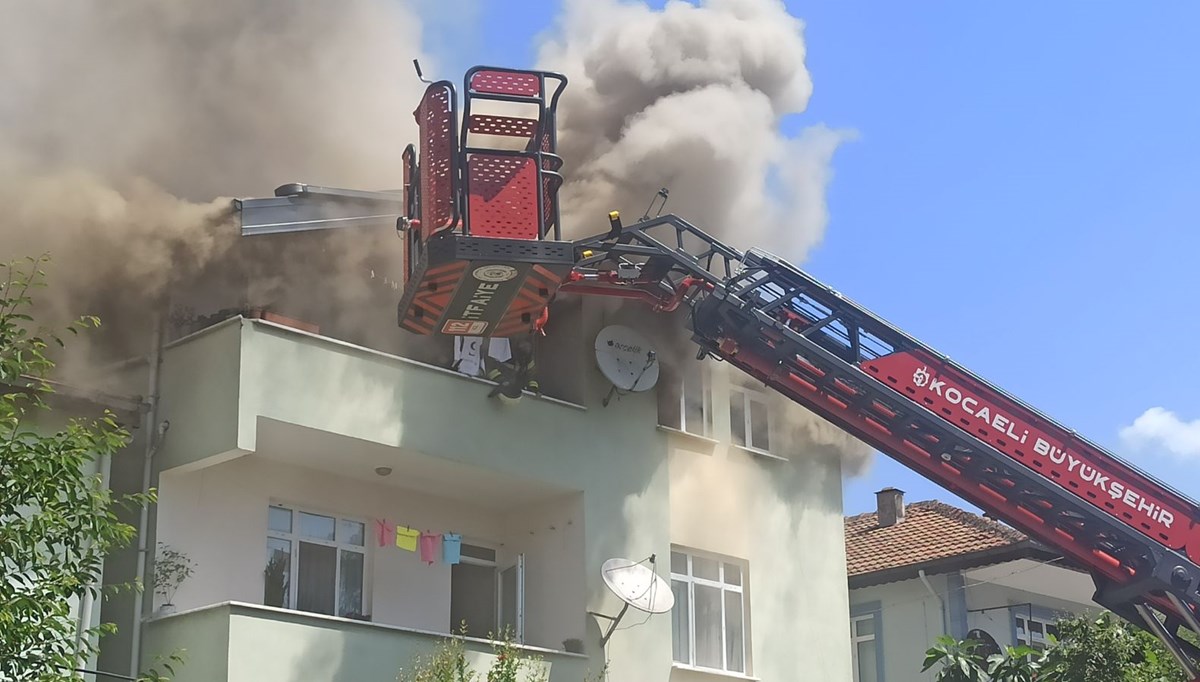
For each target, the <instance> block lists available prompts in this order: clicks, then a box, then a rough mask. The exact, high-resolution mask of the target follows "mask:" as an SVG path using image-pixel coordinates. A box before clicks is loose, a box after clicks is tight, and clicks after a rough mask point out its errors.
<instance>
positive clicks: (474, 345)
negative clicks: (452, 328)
mask: <svg viewBox="0 0 1200 682" xmlns="http://www.w3.org/2000/svg"><path fill="white" fill-rule="evenodd" d="M450 367H451V369H453V370H455V371H457V372H462V373H463V374H466V375H468V376H473V377H477V376H482V375H483V337H481V336H456V337H454V364H453V365H451V366H450Z"/></svg>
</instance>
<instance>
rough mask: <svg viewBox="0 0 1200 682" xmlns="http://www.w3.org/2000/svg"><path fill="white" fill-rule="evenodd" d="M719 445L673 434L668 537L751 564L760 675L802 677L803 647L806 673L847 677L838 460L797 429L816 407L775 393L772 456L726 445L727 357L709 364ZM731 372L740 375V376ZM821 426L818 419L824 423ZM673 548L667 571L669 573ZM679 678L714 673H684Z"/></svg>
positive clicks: (750, 629)
mask: <svg viewBox="0 0 1200 682" xmlns="http://www.w3.org/2000/svg"><path fill="white" fill-rule="evenodd" d="M707 364H708V365H709V367H710V380H711V392H712V404H713V406H714V407H713V417H714V419H713V427H714V432H713V436H714V439H715V440H716V441H717V442H716V443H710V442H706V441H704V440H701V439H697V438H694V437H692V436H689V435H673V436H672V438H671V441H670V442H671V451H670V459H669V466H670V478H671V486H670V490H671V492H670V497H671V521H670V522H671V541H672V543H673V544H675V545H679V546H682V547H684V548H685V549H694V550H699V551H701V552H710V553H714V554H719V555H724V556H729V557H733V558H735V559H740V560H742V561H744V562H746V563H747V564H748V574H747V576H746V579H745V586H744V589H745V596H744V598H745V599H747V600H748V603H749V606H750V608H749V614H748V615H749V620H748V621H747V627H746V633H745V636H746V637H747V641H748V642H750V644H751V646H750V647H749V650H748V651H747V655H746V661H747V665H748V672H749V673H750V674H751V675H753V676H755V677H758V678H761V679H763V680H792V679H800V678H797V677H796V675H797V662H798V660H799V659H798V658H797V652H799V651H803V660H804V664H803V666H804V670H805V671H806V672H805V675H806V677H805V679H821V680H831V681H836V682H843V681H848V680H850V676H851V661H850V648H849V637H850V634H849V628H848V623H847V618H846V613H847V608H848V601H849V597H848V591H847V588H846V563H845V539H844V525H843V520H842V500H841V490H842V488H841V469H840V466H839V462H838V459H837V456H836V453H835V452H834V451H833V450H831V449H830V448H828V447H826V446H825V445H823V444H821V443H818V442H814V441H813V440H812V439H809V438H806V437H797V436H796V435H795V433H796V432H799V433H804V432H805V429H804V428H803V427H802V428H798V429H792V430H789V429H788V428H787V426H788V425H790V426H801V425H802V423H803V422H805V421H807V420H814V419H816V418H815V417H813V416H812V415H810V414H808V413H806V412H804V411H802V410H800V409H799V408H797V407H795V406H794V405H791V404H786V403H784V402H782V401H773V402H772V408H773V409H774V410H775V412H774V413H773V419H774V421H775V422H776V428H775V429H773V432H772V434H771V441H772V443H773V447H772V454H775V455H779V456H782V457H785V458H787V461H781V460H779V459H773V458H770V457H765V456H763V455H761V454H755V453H751V452H749V451H746V450H743V449H741V448H738V447H736V446H731V445H726V443H728V442H729V413H728V410H729V407H728V404H729V403H728V392H729V386H730V380H731V379H733V380H738V379H741V377H740V375H739V374H738V373H737V372H736V371H735V370H733V371H730V370H729V367H728V366H727V365H717V364H715V363H707ZM731 374H732V376H731ZM817 428H820V427H819V426H818V427H817ZM666 559H667V558H665V557H664V559H663V569H662V571H661V572H662V573H664V574H665V573H669V564H668V562H667V560H666ZM671 679H672V680H676V681H688V680H706V679H711V677H709V676H708V674H707V673H694V672H691V671H685V670H676V671H675V672H674V674H672V676H671Z"/></svg>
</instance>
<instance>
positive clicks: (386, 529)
mask: <svg viewBox="0 0 1200 682" xmlns="http://www.w3.org/2000/svg"><path fill="white" fill-rule="evenodd" d="M375 537H376V538H377V539H378V540H379V546H380V547H386V546H387V545H391V544H395V542H396V529H395V528H393V527H392V524H390V523H388V522H387V521H385V520H384V519H375Z"/></svg>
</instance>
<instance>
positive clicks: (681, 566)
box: [671, 552, 688, 575]
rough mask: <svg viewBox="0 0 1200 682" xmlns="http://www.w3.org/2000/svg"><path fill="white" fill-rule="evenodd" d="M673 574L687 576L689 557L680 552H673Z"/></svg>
mask: <svg viewBox="0 0 1200 682" xmlns="http://www.w3.org/2000/svg"><path fill="white" fill-rule="evenodd" d="M671 572H672V573H680V574H683V575H687V572H688V567H687V555H686V554H680V553H679V552H671Z"/></svg>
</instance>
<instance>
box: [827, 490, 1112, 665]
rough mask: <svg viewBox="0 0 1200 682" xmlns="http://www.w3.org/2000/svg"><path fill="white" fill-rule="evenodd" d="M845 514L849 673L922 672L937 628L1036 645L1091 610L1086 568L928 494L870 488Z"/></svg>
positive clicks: (993, 642)
mask: <svg viewBox="0 0 1200 682" xmlns="http://www.w3.org/2000/svg"><path fill="white" fill-rule="evenodd" d="M877 498H878V503H879V504H878V508H877V510H876V511H875V512H873V513H867V514H859V515H856V516H851V517H848V518H847V519H846V566H847V574H848V580H849V586H850V628H851V635H850V636H851V645H852V648H853V667H854V673H853V679H854V680H855V682H916V681H918V680H932V679H933V677H934V672H935V671H930V672H928V673H924V674H923V673H922V672H921V666H922V661H923V659H924V656H925V651H926V650H927V649H929V648H930V647H931V646H933V645H934V644H935V643H936V640H937V638H938V637H940V636H942V635H950V636H952V637H954V638H956V639H964V638H966V637H968V636H970V637H971V638H972V639H976V640H978V641H981V642H984V644H985V646H990V647H992V648H993V649H994V648H996V647H999V648H1003V647H1007V646H1015V645H1017V644H1026V645H1030V646H1033V647H1036V648H1042V647H1044V646H1045V645H1046V643H1047V639H1046V638H1047V635H1053V634H1055V632H1054V622H1055V621H1056V620H1057V619H1058V618H1059V617H1061V616H1064V615H1077V614H1084V613H1092V612H1099V611H1100V610H1101V608H1100V607H1099V606H1098V605H1096V604H1095V603H1094V602H1092V599H1091V598H1092V594H1093V592H1094V587H1093V585H1092V579H1091V577H1090V576H1089V575H1088V574H1087V573H1086V572H1084V571H1082V570H1077V569H1076V568H1074V567H1072V566H1070V565H1068V564H1067V563H1066V562H1065V561H1064V559H1063V557H1062V556H1061V555H1059V554H1056V553H1054V552H1052V551H1050V550H1047V549H1046V548H1044V547H1041V546H1040V545H1037V544H1036V543H1034V542H1033V541H1031V540H1030V539H1029V538H1028V537H1027V536H1025V535H1024V534H1023V533H1020V532H1018V531H1016V530H1014V529H1012V528H1009V527H1008V526H1005V525H1003V524H1001V523H999V522H997V521H994V520H992V519H989V518H985V517H982V516H979V515H977V514H973V513H971V512H968V511H965V510H962V509H958V508H956V507H953V506H951V505H948V504H945V503H942V502H937V501H923V502H915V503H912V504H908V505H906V504H905V502H904V493H903V492H902V491H900V490H896V489H894V488H886V489H884V490H881V491H880V492H879V493H877Z"/></svg>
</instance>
